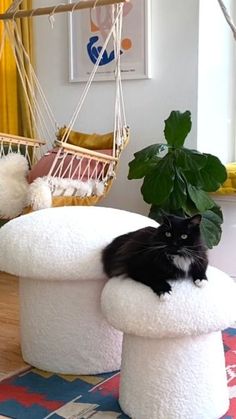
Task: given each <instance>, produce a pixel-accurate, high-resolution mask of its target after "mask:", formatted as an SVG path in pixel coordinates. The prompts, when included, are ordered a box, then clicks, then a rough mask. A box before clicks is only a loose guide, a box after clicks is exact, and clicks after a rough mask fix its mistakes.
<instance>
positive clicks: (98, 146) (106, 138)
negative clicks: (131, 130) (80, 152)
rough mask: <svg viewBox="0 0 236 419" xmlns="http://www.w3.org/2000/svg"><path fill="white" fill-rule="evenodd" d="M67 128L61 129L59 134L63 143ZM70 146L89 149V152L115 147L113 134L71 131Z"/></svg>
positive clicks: (59, 138) (58, 136)
mask: <svg viewBox="0 0 236 419" xmlns="http://www.w3.org/2000/svg"><path fill="white" fill-rule="evenodd" d="M65 130H66V127H63V128H60V129H59V131H58V133H57V138H58V140H59V141H61V139H62V137H63V135H64V133H65ZM67 143H68V144H73V145H76V146H79V147H84V148H88V149H89V150H105V149H108V148H110V149H111V148H112V147H113V132H109V133H108V134H101V135H99V134H84V133H82V132H77V131H71V132H70V135H69V138H68V141H67Z"/></svg>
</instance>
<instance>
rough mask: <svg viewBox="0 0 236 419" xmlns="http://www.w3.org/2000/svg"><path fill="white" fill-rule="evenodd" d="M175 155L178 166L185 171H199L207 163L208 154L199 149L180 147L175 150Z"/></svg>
mask: <svg viewBox="0 0 236 419" xmlns="http://www.w3.org/2000/svg"><path fill="white" fill-rule="evenodd" d="M175 156H176V164H177V166H178V167H181V169H182V170H184V171H192V172H195V171H197V172H199V170H200V169H202V168H203V167H204V166H205V165H206V163H207V157H206V155H205V154H202V153H199V152H198V151H197V150H188V149H187V148H180V149H178V150H175Z"/></svg>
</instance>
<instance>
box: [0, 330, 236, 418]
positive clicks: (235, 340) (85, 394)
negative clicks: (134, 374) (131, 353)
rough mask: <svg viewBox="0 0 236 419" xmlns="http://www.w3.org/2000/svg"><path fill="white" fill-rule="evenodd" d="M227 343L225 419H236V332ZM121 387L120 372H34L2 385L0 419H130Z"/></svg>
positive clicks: (230, 333)
mask: <svg viewBox="0 0 236 419" xmlns="http://www.w3.org/2000/svg"><path fill="white" fill-rule="evenodd" d="M223 339H224V346H225V357H226V371H227V378H228V385H229V394H230V399H231V403H230V409H229V411H228V413H227V414H226V415H225V416H224V419H236V329H227V330H226V331H225V332H224V333H223ZM118 387H119V373H118V372H117V373H110V374H100V375H96V376H79V377H78V376H69V375H64V376H63V375H59V374H51V373H47V372H44V371H40V370H37V369H35V368H30V369H29V370H27V371H25V372H24V373H21V374H17V375H14V376H12V377H10V378H7V379H5V380H3V381H1V382H0V419H3V418H4V419H5V418H14V419H47V418H50V419H89V418H92V419H115V418H119V419H127V418H128V417H127V416H126V415H125V414H124V413H122V412H121V410H120V408H119V404H118Z"/></svg>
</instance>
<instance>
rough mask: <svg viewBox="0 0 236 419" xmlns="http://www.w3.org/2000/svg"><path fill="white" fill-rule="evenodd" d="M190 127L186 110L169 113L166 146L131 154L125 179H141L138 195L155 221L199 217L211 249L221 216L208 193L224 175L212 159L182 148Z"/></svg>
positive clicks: (216, 186)
mask: <svg viewBox="0 0 236 419" xmlns="http://www.w3.org/2000/svg"><path fill="white" fill-rule="evenodd" d="M191 127H192V122H191V113H190V112H189V111H186V112H183V113H181V112H179V111H172V112H171V114H170V116H169V117H168V118H167V119H166V120H165V129H164V136H165V140H166V143H161V144H153V145H150V146H148V147H146V148H144V149H143V150H140V151H138V152H137V153H135V154H134V159H133V160H132V161H131V162H130V163H129V174H128V179H142V178H143V184H142V187H141V193H142V195H143V199H144V200H145V201H146V202H147V203H148V204H151V208H150V213H149V216H150V217H151V218H154V219H155V220H157V221H161V218H162V216H163V213H169V214H176V215H179V216H182V217H185V216H191V215H194V214H196V213H200V214H202V222H201V231H202V236H203V238H204V240H205V243H206V245H207V246H208V248H212V247H213V246H215V245H217V244H218V243H219V241H220V237H221V224H222V222H223V215H222V211H221V209H220V207H219V206H218V205H216V203H215V201H214V200H213V198H212V197H211V195H209V192H215V191H216V190H217V189H218V188H219V187H220V186H221V185H222V183H224V181H225V180H226V178H227V172H226V169H225V166H224V165H223V164H222V163H221V162H220V160H219V159H218V158H217V157H216V156H213V155H211V154H208V153H200V152H199V151H197V150H191V149H188V148H185V147H184V143H185V140H186V137H187V135H188V134H189V132H190V131H191Z"/></svg>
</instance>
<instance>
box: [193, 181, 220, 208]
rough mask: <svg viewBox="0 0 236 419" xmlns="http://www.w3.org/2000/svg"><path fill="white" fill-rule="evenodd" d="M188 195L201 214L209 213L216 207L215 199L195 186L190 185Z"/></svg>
mask: <svg viewBox="0 0 236 419" xmlns="http://www.w3.org/2000/svg"><path fill="white" fill-rule="evenodd" d="M188 193H189V196H190V198H191V200H192V201H193V203H194V204H195V205H196V208H197V209H198V211H200V212H204V211H207V210H209V209H210V208H212V207H214V205H215V202H214V201H213V199H212V198H211V197H210V196H209V195H208V194H207V193H206V192H204V191H203V190H201V189H198V188H195V186H192V185H188Z"/></svg>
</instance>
